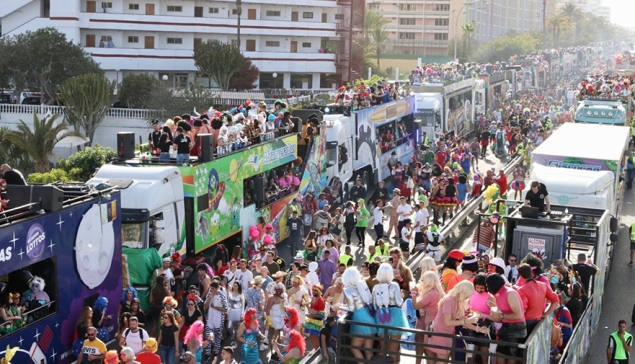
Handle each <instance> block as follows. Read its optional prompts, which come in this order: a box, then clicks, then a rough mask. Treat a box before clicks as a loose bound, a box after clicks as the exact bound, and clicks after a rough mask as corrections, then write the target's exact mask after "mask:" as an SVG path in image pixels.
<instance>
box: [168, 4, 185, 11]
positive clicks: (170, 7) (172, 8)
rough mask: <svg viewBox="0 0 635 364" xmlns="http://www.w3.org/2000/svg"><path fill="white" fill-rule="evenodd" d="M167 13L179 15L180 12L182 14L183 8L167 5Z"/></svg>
mask: <svg viewBox="0 0 635 364" xmlns="http://www.w3.org/2000/svg"><path fill="white" fill-rule="evenodd" d="M168 11H170V12H174V13H181V12H183V7H182V6H175V5H168Z"/></svg>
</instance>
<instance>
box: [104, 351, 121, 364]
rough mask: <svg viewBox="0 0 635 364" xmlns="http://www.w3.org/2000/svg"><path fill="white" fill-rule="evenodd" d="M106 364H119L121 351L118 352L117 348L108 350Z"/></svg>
mask: <svg viewBox="0 0 635 364" xmlns="http://www.w3.org/2000/svg"><path fill="white" fill-rule="evenodd" d="M124 355H125V354H124ZM104 364H119V353H117V350H108V351H107V352H106V357H105V358H104Z"/></svg>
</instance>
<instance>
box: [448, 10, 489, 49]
mask: <svg viewBox="0 0 635 364" xmlns="http://www.w3.org/2000/svg"><path fill="white" fill-rule="evenodd" d="M479 2H480V1H479V0H474V1H470V2H467V3H464V4H463V6H461V9H459V12H458V13H457V14H456V19H455V20H454V60H455V61H456V45H457V43H458V40H459V31H458V27H459V15H461V12H462V11H463V9H465V7H466V6H468V5H474V4H476V3H479ZM485 4H489V1H486V2H485Z"/></svg>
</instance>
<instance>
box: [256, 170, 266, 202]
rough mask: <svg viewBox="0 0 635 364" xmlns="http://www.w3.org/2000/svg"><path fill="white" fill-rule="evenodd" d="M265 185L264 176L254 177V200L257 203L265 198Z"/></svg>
mask: <svg viewBox="0 0 635 364" xmlns="http://www.w3.org/2000/svg"><path fill="white" fill-rule="evenodd" d="M266 185H267V179H266V178H265V177H261V176H256V177H254V193H255V194H256V201H257V202H258V203H260V202H262V201H264V200H265V186H266Z"/></svg>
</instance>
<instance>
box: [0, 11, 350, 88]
mask: <svg viewBox="0 0 635 364" xmlns="http://www.w3.org/2000/svg"><path fill="white" fill-rule="evenodd" d="M341 9H342V8H341V7H339V6H338V2H336V1H335V0H315V1H308V0H258V1H254V0H243V1H242V16H241V19H240V20H241V26H240V39H241V42H240V43H241V45H240V48H241V51H242V52H243V54H244V55H245V57H247V58H249V59H251V61H252V62H253V63H254V64H255V65H256V66H257V67H258V69H259V70H260V79H259V81H258V82H257V83H256V87H258V88H273V87H276V88H281V87H284V88H287V89H289V88H296V89H320V88H324V89H332V88H333V85H334V84H335V82H336V76H335V73H336V69H337V66H338V64H336V61H338V57H337V55H336V54H335V53H336V52H337V51H338V49H337V41H339V40H340V37H341V36H342V35H341V34H339V33H338V32H337V30H338V20H340V19H344V18H346V19H350V16H345V15H344V14H342V13H341V12H342V11H346V10H341ZM349 9H350V7H349ZM237 20H238V19H237V15H236V2H235V1H227V0H217V1H200V0H180V1H165V0H145V1H139V0H107V1H95V0H0V24H1V25H2V28H1V29H2V35H13V34H18V33H22V32H25V31H27V30H31V31H33V30H36V29H38V28H42V27H55V28H57V29H59V30H60V31H61V32H64V33H65V34H66V36H67V37H68V38H69V39H71V40H72V41H73V42H76V43H79V44H81V45H82V46H83V47H85V49H86V51H87V52H88V53H89V54H91V55H92V56H93V58H94V59H95V61H97V62H98V63H100V64H101V67H102V69H104V70H105V71H106V75H107V77H109V78H110V79H112V80H118V81H121V80H122V78H123V77H124V76H126V75H127V74H131V73H140V72H150V73H153V74H155V75H156V76H157V77H159V78H163V76H164V75H167V76H168V83H169V84H170V85H171V86H183V85H186V84H187V83H188V82H192V81H193V80H194V79H195V75H196V73H197V71H198V70H197V68H196V67H195V66H194V60H193V58H192V56H193V49H194V46H195V45H196V44H199V43H201V42H206V41H210V40H218V41H222V42H234V43H236V42H237V37H238V36H237V31H238V26H237ZM339 26H340V27H341V25H339ZM109 41H110V42H109ZM333 41H336V42H333ZM332 44H335V45H336V46H334V47H333V48H335V49H329V50H328V53H327V52H324V50H325V49H324V48H326V47H328V46H329V45H332ZM339 58H340V59H346V58H347V57H339ZM348 58H350V56H349V57H348ZM340 67H341V65H340ZM274 75H276V76H277V77H275V78H274V77H273V76H274ZM203 81H205V80H203Z"/></svg>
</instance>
